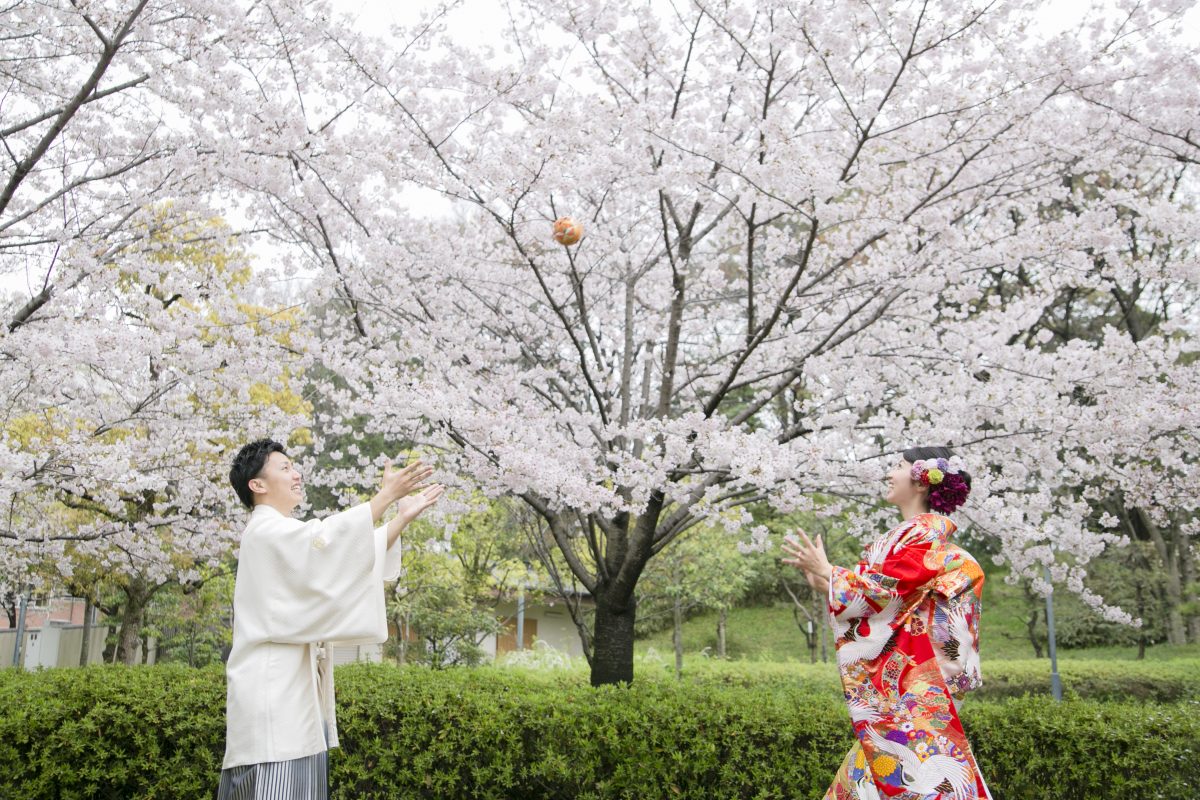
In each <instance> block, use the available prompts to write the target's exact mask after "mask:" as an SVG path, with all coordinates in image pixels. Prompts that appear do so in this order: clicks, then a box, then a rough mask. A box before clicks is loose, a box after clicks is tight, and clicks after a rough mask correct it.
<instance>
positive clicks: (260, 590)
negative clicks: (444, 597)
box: [239, 503, 400, 644]
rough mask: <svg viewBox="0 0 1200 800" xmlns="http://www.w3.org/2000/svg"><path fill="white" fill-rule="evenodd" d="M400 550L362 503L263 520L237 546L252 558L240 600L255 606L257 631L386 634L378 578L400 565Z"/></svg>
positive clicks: (344, 636)
mask: <svg viewBox="0 0 1200 800" xmlns="http://www.w3.org/2000/svg"><path fill="white" fill-rule="evenodd" d="M392 551H394V552H392ZM399 551H400V546H399V543H397V544H396V545H394V546H393V547H392V548H390V549H389V548H388V547H387V528H386V527H380V528H375V527H374V524H373V521H372V516H371V508H370V505H369V504H366V503H364V504H361V505H358V506H355V507H354V508H351V509H348V510H346V511H343V512H340V513H338V514H334V515H332V516H330V517H327V518H325V519H321V520H309V521H306V522H301V521H299V520H294V519H285V518H281V519H279V520H278V521H276V522H273V523H272V524H269V525H265V526H263V528H262V529H261V530H259V531H256V535H255V536H254V538H253V539H252V540H249V537H247V539H244V540H243V542H242V553H241V559H242V560H243V561H245V560H247V559H249V560H251V563H252V564H253V571H252V573H251V574H252V576H253V585H251V586H249V587H247V589H248V590H249V592H250V594H251V595H252V596H253V599H251V601H250V603H248V604H247V605H246V607H247V608H254V609H256V611H257V612H258V613H260V614H261V626H255V627H260V628H261V638H263V639H264V640H267V641H274V642H280V643H293V644H294V643H307V642H319V641H330V640H337V641H339V642H346V643H364V644H365V643H374V642H382V641H384V640H386V639H387V615H386V610H385V607H384V592H383V584H384V580H385V579H386V578H387V577H389V576H388V575H387V574H386V573H388V572H393V571H394V572H395V573H398V572H399ZM392 577H394V575H393V576H392ZM240 579H241V578H240V576H239V580H240ZM248 599H250V598H248Z"/></svg>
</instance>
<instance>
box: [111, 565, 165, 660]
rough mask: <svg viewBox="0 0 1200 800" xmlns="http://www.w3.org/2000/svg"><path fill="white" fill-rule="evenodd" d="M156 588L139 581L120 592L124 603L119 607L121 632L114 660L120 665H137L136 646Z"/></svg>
mask: <svg viewBox="0 0 1200 800" xmlns="http://www.w3.org/2000/svg"><path fill="white" fill-rule="evenodd" d="M157 588H158V587H156V586H148V585H147V584H145V583H143V582H142V581H141V580H133V581H130V583H129V584H128V585H126V586H124V587H122V590H123V592H124V594H125V602H124V604H123V605H122V607H121V632H120V633H119V634H118V636H117V651H116V655H115V658H114V660H115V661H120V662H121V663H122V664H130V665H133V664H137V663H138V645H139V644H141V641H142V623H143V621H144V620H145V617H146V606H148V605H149V604H150V598H151V597H153V596H154V592H155V590H156V589H157Z"/></svg>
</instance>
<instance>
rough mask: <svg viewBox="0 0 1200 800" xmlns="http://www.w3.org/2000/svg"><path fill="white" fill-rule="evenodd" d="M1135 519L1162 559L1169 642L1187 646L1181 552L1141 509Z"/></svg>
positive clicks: (1135, 512)
mask: <svg viewBox="0 0 1200 800" xmlns="http://www.w3.org/2000/svg"><path fill="white" fill-rule="evenodd" d="M1133 514H1134V519H1136V520H1137V521H1138V522H1139V523H1140V527H1141V528H1142V530H1144V531H1145V532H1146V535H1147V536H1148V537H1149V539H1150V541H1151V542H1153V543H1154V549H1155V550H1156V551H1158V557H1159V558H1160V559H1162V562H1163V567H1164V568H1165V569H1164V573H1165V574H1164V575H1163V589H1164V591H1165V592H1166V600H1167V641H1168V642H1169V643H1170V644H1186V643H1187V631H1186V629H1185V627H1184V624H1183V609H1182V608H1181V606H1182V605H1183V584H1182V581H1181V580H1180V575H1179V552H1178V548H1176V547H1175V546H1174V544H1175V543H1174V541H1172V542H1171V544H1170V545H1168V543H1167V541H1166V540H1165V539H1164V538H1163V535H1162V530H1161V529H1160V528H1159V527H1158V525H1157V524H1155V522H1154V520H1152V519H1150V515H1149V514H1147V513H1146V512H1145V511H1143V510H1142V509H1140V508H1135V509H1134V510H1133Z"/></svg>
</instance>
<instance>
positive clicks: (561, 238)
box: [554, 217, 583, 246]
mask: <svg viewBox="0 0 1200 800" xmlns="http://www.w3.org/2000/svg"><path fill="white" fill-rule="evenodd" d="M582 238H583V223H582V222H577V221H576V220H575V219H574V218H573V217H559V218H558V219H556V220H554V241H556V242H558V243H559V244H563V245H568V246H570V245H573V244H576V243H577V242H578V241H579V240H580V239H582Z"/></svg>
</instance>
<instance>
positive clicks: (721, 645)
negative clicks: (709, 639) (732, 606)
mask: <svg viewBox="0 0 1200 800" xmlns="http://www.w3.org/2000/svg"><path fill="white" fill-rule="evenodd" d="M728 618H729V611H728V610H727V609H724V608H722V609H721V613H720V615H719V616H718V617H717V658H719V659H722V660H724V658H725V623H726V622H727V621H728Z"/></svg>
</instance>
